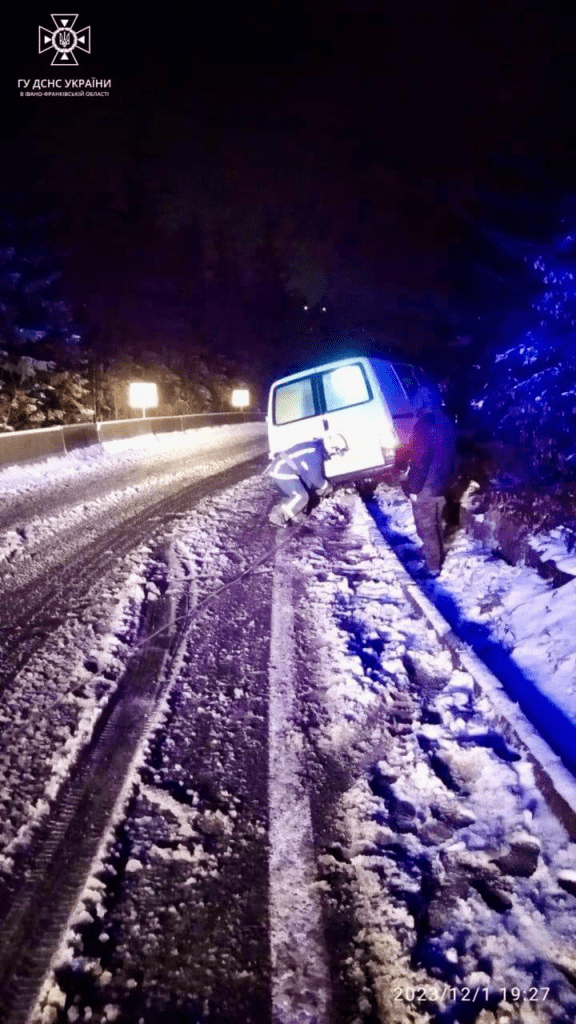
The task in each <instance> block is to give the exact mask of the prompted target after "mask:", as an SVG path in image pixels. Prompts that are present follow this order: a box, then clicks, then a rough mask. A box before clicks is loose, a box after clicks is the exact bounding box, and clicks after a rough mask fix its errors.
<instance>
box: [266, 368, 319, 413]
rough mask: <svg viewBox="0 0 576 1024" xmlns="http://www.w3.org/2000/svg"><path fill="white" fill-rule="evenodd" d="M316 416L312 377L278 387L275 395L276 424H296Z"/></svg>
mask: <svg viewBox="0 0 576 1024" xmlns="http://www.w3.org/2000/svg"><path fill="white" fill-rule="evenodd" d="M315 415H316V409H315V407H314V392H313V391H312V378H311V377H301V379H300V380H292V381H290V383H289V384H279V385H278V387H277V388H276V391H275V393H274V423H278V424H281V423H294V422H295V420H304V419H306V418H307V417H308V416H315Z"/></svg>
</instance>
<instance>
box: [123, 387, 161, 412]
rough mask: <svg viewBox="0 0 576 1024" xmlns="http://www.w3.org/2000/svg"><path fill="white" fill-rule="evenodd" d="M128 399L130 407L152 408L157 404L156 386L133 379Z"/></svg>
mask: <svg viewBox="0 0 576 1024" xmlns="http://www.w3.org/2000/svg"><path fill="white" fill-rule="evenodd" d="M128 401H129V402H130V408H131V409H152V408H154V407H155V406H156V405H158V386H157V385H156V384H145V383H143V382H142V381H134V382H133V383H132V384H131V385H130V388H129V395H128Z"/></svg>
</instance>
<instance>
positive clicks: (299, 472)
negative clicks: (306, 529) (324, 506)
mask: <svg viewBox="0 0 576 1024" xmlns="http://www.w3.org/2000/svg"><path fill="white" fill-rule="evenodd" d="M326 457H327V452H326V449H325V447H324V444H323V442H322V441H320V440H319V439H315V440H314V441H310V442H308V443H305V444H297V445H294V446H293V447H292V448H288V450H287V451H285V452H280V453H279V454H278V455H275V456H274V458H273V460H272V462H271V463H270V465H269V466H268V468H267V469H266V475H267V476H268V477H269V478H270V481H271V483H272V486H273V487H274V488H275V489H276V490H278V491H280V493H281V494H283V495H284V496H285V500H284V501H283V502H281V504H280V505H279V506H277V507H276V508H273V509H272V511H271V512H270V515H269V516H268V519H269V520H270V522H271V523H273V525H274V526H288V524H289V523H300V522H302V521H303V519H304V513H305V511H306V510H307V508H308V506H309V503H310V498H311V496H312V495H313V494H316V495H318V497H320V498H322V497H325V496H326V495H328V494H331V493H332V485H331V484H330V483H329V481H328V480H327V479H326V477H325V475H324V459H325V458H326Z"/></svg>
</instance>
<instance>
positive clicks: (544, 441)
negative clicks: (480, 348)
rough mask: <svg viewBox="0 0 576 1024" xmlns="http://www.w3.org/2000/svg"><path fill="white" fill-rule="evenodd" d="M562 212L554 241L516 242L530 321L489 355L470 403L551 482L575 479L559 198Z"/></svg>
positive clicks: (571, 254)
mask: <svg viewBox="0 0 576 1024" xmlns="http://www.w3.org/2000/svg"><path fill="white" fill-rule="evenodd" d="M562 212H563V213H565V214H566V215H564V216H562V217H559V218H558V219H559V223H560V227H561V229H562V230H561V231H559V232H556V234H555V236H554V237H553V238H551V239H548V240H547V241H545V242H527V241H523V242H522V243H519V242H517V243H516V247H515V251H516V253H517V255H518V258H519V259H521V260H522V262H523V264H524V267H525V274H526V281H527V284H528V286H529V288H530V290H532V289H533V298H532V301H531V303H530V304H529V311H526V312H529V317H528V322H527V318H526V316H525V315H524V316H523V317H522V320H523V323H522V326H521V327H520V326H518V329H517V330H516V331H515V332H514V333H512V332H511V334H510V335H509V338H508V339H507V340H506V341H504V342H503V343H501V344H498V345H496V346H495V347H494V349H493V350H492V351H490V352H489V353H488V356H487V359H486V360H485V361H484V365H483V372H484V378H485V379H484V382H483V386H482V388H481V390H480V392H479V393H478V394H477V396H476V399H475V402H474V404H475V406H476V408H477V409H478V410H481V414H482V418H483V419H484V422H485V423H486V425H488V426H489V427H490V429H491V431H492V432H493V434H494V435H495V436H496V437H498V438H501V439H502V440H504V441H508V442H510V443H513V444H515V445H517V446H520V447H522V448H524V449H525V451H526V460H527V461H528V462H529V464H532V466H533V467H534V470H535V472H536V474H537V475H538V476H539V477H541V478H542V479H544V480H547V481H549V482H550V481H553V480H555V479H558V478H561V477H566V476H570V477H574V476H576V432H575V431H574V418H575V416H576V209H575V204H574V202H573V201H571V202H568V201H566V200H564V202H563V204H562ZM571 224H573V225H574V226H573V228H572V230H570V225H571ZM508 244H509V245H510V244H511V243H510V242H508ZM512 323H513V321H512Z"/></svg>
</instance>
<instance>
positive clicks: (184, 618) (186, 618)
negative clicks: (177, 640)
mask: <svg viewBox="0 0 576 1024" xmlns="http://www.w3.org/2000/svg"><path fill="white" fill-rule="evenodd" d="M263 521H264V520H263V519H262V522H263ZM309 523H310V518H308V519H306V521H305V522H303V523H300V525H298V526H297V527H295V528H293V527H290V528H289V533H288V536H287V537H285V539H284V540H282V541H280V543H277V544H273V545H272V547H269V548H267V549H266V551H265V552H264V554H263V555H261V557H260V558H258V559H257V560H256V561H255V562H252V564H251V565H249V566H248V568H247V569H244V570H243V571H242V572H241V573H239V575H238V576H234V578H233V579H231V580H228V581H227V582H226V583H223V584H222V586H221V587H218V588H217V589H216V590H213V591H211V593H210V594H207V595H206V597H204V598H203V599H202V600H201V601H200V602H199V603H198V604H197V605H195V607H194V608H192V609H191V610H190V611H188V612H186V614H185V615H179V616H177V618H175V619H174V620H173V621H172V622H170V623H167V624H166V625H165V626H160V628H159V629H157V630H155V631H154V633H151V634H150V636H147V637H146V638H145V639H144V640H140V641H139V643H137V644H134V646H133V647H132V648H131V653H132V652H136V651H138V650H140V648H142V647H145V646H146V645H147V644H149V643H150V641H151V640H153V639H154V638H155V637H157V636H159V635H160V634H161V633H165V632H166V630H168V629H171V628H172V627H173V626H174V625H175V624H176V623H177V622H184V623H185V625H184V626H183V629H184V628H186V626H188V625H189V624H190V623H191V622H193V621H194V619H195V618H196V616H197V615H198V614H199V613H200V612H201V611H202V610H203V609H204V608H205V607H206V605H207V604H209V603H210V601H213V600H214V598H216V597H218V595H219V594H222V593H224V591H225V590H228V589H229V588H230V587H233V586H235V585H236V583H239V582H240V580H242V579H244V577H245V576H249V575H250V573H252V572H254V571H255V570H256V569H258V568H259V566H261V565H263V564H264V562H267V561H268V559H269V558H272V557H273V556H274V555H275V554H276V552H277V551H280V550H281V549H282V548H285V547H287V546H288V545H289V544H290V542H291V541H292V540H294V538H295V537H298V536H299V534H300V533H302V531H303V529H304V528H305V527H309ZM84 685H85V684H84V683H81V685H80V686H79V687H76V688H75V689H74V690H69V691H68V692H67V693H65V694H63V696H62V697H59V698H58V700H56V701H54V703H53V704H50V705H49V707H48V708H43V709H42V715H44V714H46V711H47V710H48V711H52V710H53V709H54V708H56V707H58V705H59V704H62V703H63V702H64V701H65V700H67V699H68V698H69V697H73V696H74V695H75V693H76V691H77V690H79V689H81V688H82V687H83V686H84ZM38 717H39V716H38Z"/></svg>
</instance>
